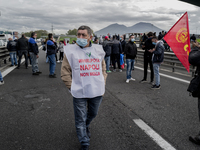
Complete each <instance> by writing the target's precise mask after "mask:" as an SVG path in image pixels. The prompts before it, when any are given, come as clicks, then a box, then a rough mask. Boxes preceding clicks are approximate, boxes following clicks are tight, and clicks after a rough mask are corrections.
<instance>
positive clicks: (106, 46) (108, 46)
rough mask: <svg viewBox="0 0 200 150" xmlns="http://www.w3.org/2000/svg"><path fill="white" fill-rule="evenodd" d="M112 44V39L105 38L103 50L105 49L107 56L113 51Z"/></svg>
mask: <svg viewBox="0 0 200 150" xmlns="http://www.w3.org/2000/svg"><path fill="white" fill-rule="evenodd" d="M112 44H113V42H111V41H108V40H105V41H104V42H103V44H102V46H103V50H104V51H105V53H106V57H108V56H110V55H111V53H112Z"/></svg>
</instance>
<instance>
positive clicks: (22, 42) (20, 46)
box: [17, 37, 28, 50]
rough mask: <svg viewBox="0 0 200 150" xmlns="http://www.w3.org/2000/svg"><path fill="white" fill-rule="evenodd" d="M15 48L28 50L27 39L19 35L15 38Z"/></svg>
mask: <svg viewBox="0 0 200 150" xmlns="http://www.w3.org/2000/svg"><path fill="white" fill-rule="evenodd" d="M17 50H28V39H27V38H25V37H21V38H20V39H18V40H17Z"/></svg>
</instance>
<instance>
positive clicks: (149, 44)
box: [144, 38, 155, 58]
mask: <svg viewBox="0 0 200 150" xmlns="http://www.w3.org/2000/svg"><path fill="white" fill-rule="evenodd" d="M144 45H145V48H144V49H145V52H144V56H145V57H149V58H152V55H153V54H152V53H151V52H149V51H148V50H150V49H153V48H155V45H153V44H152V41H151V38H148V39H147V40H146V41H145V44H144Z"/></svg>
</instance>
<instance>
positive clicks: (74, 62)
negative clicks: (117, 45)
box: [64, 44, 105, 98]
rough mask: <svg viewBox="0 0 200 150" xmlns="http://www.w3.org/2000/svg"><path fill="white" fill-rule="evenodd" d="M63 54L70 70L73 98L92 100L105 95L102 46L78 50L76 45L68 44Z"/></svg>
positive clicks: (94, 45)
mask: <svg viewBox="0 0 200 150" xmlns="http://www.w3.org/2000/svg"><path fill="white" fill-rule="evenodd" d="M64 53H65V55H66V57H67V59H68V61H69V64H70V66H71V69H72V86H71V94H72V96H73V97H75V98H94V97H97V96H102V95H104V93H105V82H104V76H103V72H102V61H103V59H104V56H105V52H104V50H103V48H102V46H99V45H96V44H93V45H92V46H91V47H87V48H80V47H79V46H78V45H77V44H68V45H66V46H65V47H64Z"/></svg>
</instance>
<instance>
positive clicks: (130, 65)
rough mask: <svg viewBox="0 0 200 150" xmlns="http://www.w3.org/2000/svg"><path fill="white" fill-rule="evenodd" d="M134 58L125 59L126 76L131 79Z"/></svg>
mask: <svg viewBox="0 0 200 150" xmlns="http://www.w3.org/2000/svg"><path fill="white" fill-rule="evenodd" d="M134 63H135V59H126V64H127V69H126V78H127V79H131V72H132V69H133V68H134Z"/></svg>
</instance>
